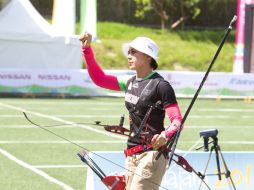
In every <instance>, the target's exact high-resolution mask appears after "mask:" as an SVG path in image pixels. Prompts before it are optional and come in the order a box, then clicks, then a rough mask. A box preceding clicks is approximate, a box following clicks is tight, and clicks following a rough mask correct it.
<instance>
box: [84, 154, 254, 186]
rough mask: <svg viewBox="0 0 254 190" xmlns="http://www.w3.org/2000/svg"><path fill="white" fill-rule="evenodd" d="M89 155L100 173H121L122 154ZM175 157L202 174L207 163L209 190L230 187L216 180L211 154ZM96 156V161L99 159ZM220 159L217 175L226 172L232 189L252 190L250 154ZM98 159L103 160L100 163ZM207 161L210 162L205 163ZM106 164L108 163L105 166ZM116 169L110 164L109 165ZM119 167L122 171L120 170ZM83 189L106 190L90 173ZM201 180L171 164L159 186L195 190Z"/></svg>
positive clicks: (252, 156)
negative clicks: (231, 181) (219, 170)
mask: <svg viewBox="0 0 254 190" xmlns="http://www.w3.org/2000/svg"><path fill="white" fill-rule="evenodd" d="M95 153H96V154H97V155H95V154H91V155H92V158H93V159H94V161H95V162H96V163H97V164H98V166H99V167H101V169H102V170H103V172H104V173H105V174H106V175H115V174H123V172H124V159H125V158H124V154H123V152H95ZM176 153H177V154H179V155H182V156H184V155H185V156H184V157H185V159H186V160H187V161H188V162H189V164H190V165H191V166H192V167H193V169H194V170H196V171H197V172H201V173H202V174H204V170H205V167H206V165H207V163H208V167H207V172H206V175H205V177H204V180H205V181H206V183H207V184H208V185H209V187H210V188H211V189H213V190H228V189H230V185H231V183H230V182H229V178H226V177H225V175H223V174H222V175H221V180H219V176H218V175H216V174H218V167H217V161H216V154H215V152H214V151H213V152H212V154H211V156H209V153H210V152H176ZM99 156H100V157H99ZM222 156H223V158H224V160H225V165H224V164H223V162H222V159H221V157H220V159H219V161H220V166H219V168H220V169H221V172H225V168H226V167H227V168H228V171H230V172H231V173H230V177H231V178H232V180H233V182H234V184H235V186H236V189H241V190H252V189H253V187H254V152H222ZM102 157H104V158H106V159H107V160H105V159H102ZM209 158H210V161H208V160H209ZM109 161H110V162H109ZM111 161H112V162H114V163H116V164H117V165H115V164H113V163H112V162H111ZM120 166H122V167H120ZM86 181H87V182H89V183H86V189H87V190H93V189H94V190H95V189H96V190H97V189H100V190H104V189H105V190H106V189H107V188H106V186H105V185H104V184H103V183H102V182H101V181H100V179H99V178H98V177H97V176H96V174H94V173H93V172H92V171H91V170H90V169H88V174H87V180H86ZM200 183H201V180H200V179H199V178H198V177H197V176H196V175H195V174H194V173H193V172H192V173H189V172H187V171H185V170H184V169H183V168H181V167H180V166H179V165H176V164H175V162H172V164H171V166H170V167H169V169H167V171H166V174H165V175H164V178H163V181H162V183H161V187H160V190H163V189H170V190H185V189H188V190H197V189H199V186H200ZM200 189H201V190H207V189H208V188H207V187H206V186H205V185H204V184H202V185H201V188H200Z"/></svg>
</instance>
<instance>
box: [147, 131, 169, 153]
mask: <svg viewBox="0 0 254 190" xmlns="http://www.w3.org/2000/svg"><path fill="white" fill-rule="evenodd" d="M166 143H167V139H166V138H165V135H163V134H156V135H154V136H153V138H152V140H151V145H152V147H153V149H154V150H158V149H159V148H160V147H162V146H164V145H165V144H166Z"/></svg>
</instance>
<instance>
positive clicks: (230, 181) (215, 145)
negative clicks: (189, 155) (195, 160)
mask: <svg viewBox="0 0 254 190" xmlns="http://www.w3.org/2000/svg"><path fill="white" fill-rule="evenodd" d="M205 138H206V139H205ZM208 138H209V137H204V141H205V145H204V146H202V147H205V151H208V144H211V143H213V146H212V147H211V150H210V153H209V157H208V161H207V163H206V167H205V170H204V174H203V178H205V176H212V175H218V178H219V180H221V175H225V177H226V178H227V181H228V185H229V188H230V189H232V188H233V189H234V190H236V187H235V184H234V181H233V179H232V177H231V175H230V171H229V169H228V167H227V164H226V161H225V159H224V157H223V155H222V152H221V149H220V146H219V144H218V138H217V137H216V136H212V138H213V141H211V142H208ZM202 147H200V148H202ZM200 148H197V150H198V149H200ZM213 151H215V157H216V164H217V174H206V171H207V168H208V165H209V162H210V159H211V156H212V152H213ZM221 162H222V164H223V166H224V168H225V172H221V168H220V164H221ZM201 186H202V183H200V186H199V190H200V189H201Z"/></svg>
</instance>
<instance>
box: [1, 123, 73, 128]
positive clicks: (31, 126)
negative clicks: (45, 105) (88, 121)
mask: <svg viewBox="0 0 254 190" xmlns="http://www.w3.org/2000/svg"><path fill="white" fill-rule="evenodd" d="M77 127H78V126H73V125H66V126H55V127H50V128H54V129H58V128H59V129H61V128H77ZM31 128H33V129H34V126H33V125H31V124H30V125H8V124H6V125H0V129H31Z"/></svg>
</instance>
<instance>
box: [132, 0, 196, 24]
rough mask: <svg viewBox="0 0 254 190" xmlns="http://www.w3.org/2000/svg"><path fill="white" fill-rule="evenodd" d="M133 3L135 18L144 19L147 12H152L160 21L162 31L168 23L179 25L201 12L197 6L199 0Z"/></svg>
mask: <svg viewBox="0 0 254 190" xmlns="http://www.w3.org/2000/svg"><path fill="white" fill-rule="evenodd" d="M135 2H136V12H135V16H136V17H138V18H144V17H145V15H146V13H147V12H149V11H151V10H153V11H154V12H155V13H156V14H157V15H158V16H159V17H160V19H161V24H162V25H161V28H162V29H164V28H165V25H166V22H168V21H169V22H168V23H175V22H177V23H178V24H177V25H179V23H181V22H184V21H185V20H186V19H190V18H191V19H195V18H196V17H197V16H198V15H199V14H200V12H201V10H200V8H199V7H198V6H197V5H198V3H199V2H200V0H180V1H179V0H135ZM177 25H176V26H177ZM172 27H173V28H174V27H175V26H172Z"/></svg>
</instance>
